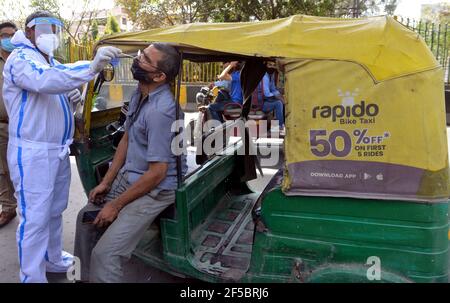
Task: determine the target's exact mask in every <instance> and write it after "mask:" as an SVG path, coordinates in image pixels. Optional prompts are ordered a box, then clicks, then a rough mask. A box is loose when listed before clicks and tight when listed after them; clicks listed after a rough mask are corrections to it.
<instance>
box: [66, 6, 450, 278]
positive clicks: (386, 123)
mask: <svg viewBox="0 0 450 303" xmlns="http://www.w3.org/2000/svg"><path fill="white" fill-rule="evenodd" d="M155 41H158V42H168V43H171V44H173V45H174V46H176V48H177V49H178V51H179V52H180V56H181V58H182V60H192V61H195V62H213V61H231V60H242V61H245V66H244V68H243V70H242V75H241V82H242V89H243V94H244V99H245V100H244V106H243V111H242V117H241V120H242V121H245V119H246V117H247V115H248V112H249V108H250V102H251V100H250V99H251V92H252V91H253V90H254V88H255V87H256V85H257V84H258V83H259V81H260V79H261V78H262V77H263V75H264V73H265V64H264V62H265V61H267V60H271V61H275V62H276V63H277V65H278V67H279V69H280V71H282V72H284V74H285V79H286V83H285V85H286V86H285V93H286V94H285V99H286V137H285V140H284V148H283V151H284V154H285V157H284V160H283V165H282V166H283V167H282V168H281V169H280V170H279V171H278V172H277V173H276V174H275V175H274V176H273V177H272V179H271V180H270V182H269V183H268V184H267V186H266V187H265V189H264V190H262V191H261V192H255V191H253V190H251V189H250V188H249V186H247V184H248V182H247V181H249V180H251V179H254V178H256V177H257V168H258V165H257V161H255V158H256V157H255V155H252V154H251V153H250V152H249V150H251V147H252V146H253V145H252V140H251V138H248V136H245V134H246V133H247V132H246V131H245V129H244V130H243V132H241V134H242V136H241V139H240V140H237V142H236V141H234V142H233V143H229V142H225V143H224V144H223V146H219V147H218V148H217V149H216V150H215V152H214V153H212V154H208V155H206V157H203V158H201V160H200V161H198V163H197V164H199V165H198V166H197V167H196V168H195V170H194V171H192V172H190V173H189V174H188V175H187V176H184V177H183V176H181V175H179V187H178V189H177V191H176V202H175V204H174V206H173V207H171V208H168V209H167V210H166V211H165V212H163V213H162V214H161V216H160V217H159V219H158V220H157V221H155V222H154V224H152V226H150V227H149V229H148V232H147V234H146V236H145V237H144V238H143V239H142V240H141V243H140V244H139V246H138V247H137V249H136V251H135V252H134V255H135V256H136V257H138V258H139V259H141V260H143V261H144V262H145V263H147V264H149V265H151V266H153V267H155V268H159V269H161V270H163V271H166V272H169V273H172V274H174V275H179V276H189V277H193V278H197V279H200V280H203V281H208V282H236V281H237V282H283V283H284V282H379V281H381V282H447V281H448V273H449V263H448V261H449V218H448V196H449V193H448V190H449V188H448V183H449V180H448V156H447V136H446V124H445V107H444V83H443V74H442V70H441V68H440V67H439V64H438V62H437V61H436V60H435V59H434V57H433V55H432V53H431V51H430V50H429V49H428V48H427V46H426V44H425V43H424V41H423V39H422V38H421V37H420V36H419V35H418V34H416V33H414V32H412V31H410V30H409V29H407V28H406V27H404V26H403V25H401V24H400V23H398V22H397V21H396V20H394V19H393V18H391V17H373V18H364V19H333V18H320V17H311V16H303V15H296V16H292V17H289V18H284V19H277V20H270V21H262V22H249V23H198V24H186V25H178V26H173V27H168V28H162V29H153V30H146V31H141V32H135V33H123V34H116V35H113V36H107V37H105V38H103V39H102V40H100V42H99V43H98V44H97V45H96V48H98V47H100V46H104V45H113V46H116V47H119V48H121V49H122V50H123V52H124V53H127V54H130V55H133V54H135V53H136V52H137V51H138V50H139V49H143V48H145V47H146V46H148V45H149V44H150V43H151V42H155ZM127 60H128V61H129V60H131V59H129V58H122V59H121V61H120V63H119V64H118V65H116V66H115V67H114V68H110V69H109V70H108V71H107V72H105V73H103V74H102V76H100V78H99V80H98V81H99V82H97V85H95V83H94V82H93V83H90V84H89V85H88V86H87V88H86V89H85V92H86V96H87V97H86V100H85V103H84V108H83V109H82V110H81V111H79V112H78V113H76V122H77V126H78V127H77V133H76V138H75V139H76V140H75V143H74V150H75V151H76V154H77V166H78V170H79V174H80V177H81V180H82V183H83V186H84V189H85V191H86V193H88V192H89V191H90V190H91V189H92V188H93V187H94V186H95V185H96V184H97V183H98V182H99V181H100V180H101V178H102V174H104V173H105V171H106V170H107V168H108V163H109V162H110V161H111V159H112V156H113V153H114V142H115V141H117V140H115V136H116V134H118V133H120V132H119V130H120V126H118V124H117V122H118V121H119V120H120V119H121V108H122V104H123V102H126V101H128V97H129V95H130V94H131V93H130V90H131V89H133V87H135V85H136V83H135V82H133V80H132V77H131V73H130V72H129V70H128V66H129V62H128V65H127V64H126V61H127ZM111 74H114V79H113V81H111V82H107V81H110V80H111V78H112V77H111ZM179 78H180V77H179ZM99 83H100V84H102V83H103V85H99ZM99 87H101V88H100V89H98V88H99ZM179 88H180V80H178V83H177V84H176V85H175V87H174V91H175V93H176V95H177V96H178V98H179V95H180V89H179ZM95 98H96V100H99V98H100V99H101V98H103V100H106V102H105V101H103V103H102V104H103V105H102V106H98V104H97V105H96V102H95V100H94V99H95ZM97 103H98V102H97ZM230 123H231V122H229V123H226V124H224V125H223V128H222V129H221V128H217V129H215V130H214V132H213V133H211V134H206V135H205V139H207V138H206V137H208V136H214V134H216V133H217V132H222V131H223V130H224V129H227V128H228V127H233V125H230ZM233 123H234V122H233ZM225 151H227V152H225ZM230 151H231V152H230ZM240 151H243V152H240ZM197 160H198V159H197Z"/></svg>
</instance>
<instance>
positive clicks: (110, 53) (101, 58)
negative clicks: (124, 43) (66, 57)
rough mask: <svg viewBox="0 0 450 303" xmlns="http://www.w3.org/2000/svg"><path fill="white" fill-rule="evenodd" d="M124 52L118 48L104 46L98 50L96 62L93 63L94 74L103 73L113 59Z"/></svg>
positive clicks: (91, 67)
mask: <svg viewBox="0 0 450 303" xmlns="http://www.w3.org/2000/svg"><path fill="white" fill-rule="evenodd" d="M121 53H122V51H121V50H120V49H118V48H117V47H113V46H104V47H101V48H99V49H98V50H97V54H96V55H95V57H94V60H92V62H91V66H90V69H91V70H92V71H93V72H94V73H99V72H101V71H102V70H103V69H104V68H105V66H106V65H107V64H108V63H110V62H111V60H112V59H114V58H117V57H118V56H119V55H120V54H121Z"/></svg>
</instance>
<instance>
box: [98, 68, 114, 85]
mask: <svg viewBox="0 0 450 303" xmlns="http://www.w3.org/2000/svg"><path fill="white" fill-rule="evenodd" d="M100 77H101V78H102V81H105V82H111V81H112V80H113V79H114V66H112V64H108V65H106V66H105V68H104V69H103V70H102V72H101V73H100Z"/></svg>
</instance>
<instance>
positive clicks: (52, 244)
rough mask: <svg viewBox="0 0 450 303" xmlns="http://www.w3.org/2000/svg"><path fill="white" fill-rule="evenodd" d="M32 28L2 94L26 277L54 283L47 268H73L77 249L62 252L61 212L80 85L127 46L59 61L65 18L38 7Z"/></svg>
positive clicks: (19, 41) (11, 62) (10, 63)
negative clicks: (86, 58) (91, 57)
mask: <svg viewBox="0 0 450 303" xmlns="http://www.w3.org/2000/svg"><path fill="white" fill-rule="evenodd" d="M25 24H26V28H25V32H23V31H17V32H16V34H15V35H14V36H13V38H12V39H11V43H12V44H14V45H15V47H16V49H15V50H14V51H13V52H12V53H11V55H10V56H9V57H8V60H7V61H6V64H5V68H4V72H3V76H4V85H3V99H4V102H5V106H6V110H7V112H8V116H9V141H8V166H9V169H10V174H11V180H12V182H13V185H14V189H15V195H16V198H17V203H18V207H17V210H18V213H19V216H20V224H19V226H18V229H17V244H18V253H19V264H20V279H21V281H22V282H47V278H46V272H66V271H67V270H68V269H69V268H70V266H71V265H72V262H73V257H72V255H70V254H68V253H66V252H64V251H62V212H63V211H64V210H65V209H66V207H67V203H68V196H69V185H70V161H69V156H68V154H69V146H70V144H71V143H72V137H73V133H74V118H73V103H74V102H78V101H79V100H81V96H80V92H79V90H78V89H76V88H77V87H80V86H81V85H83V84H84V83H86V82H88V81H90V80H92V79H94V77H95V76H96V74H98V73H99V72H100V71H102V69H103V68H104V67H105V65H106V64H108V63H109V62H110V61H111V60H112V59H114V58H116V57H117V56H119V55H120V53H121V51H120V50H119V49H117V48H114V47H103V48H100V49H99V50H98V51H97V54H96V56H95V57H94V60H93V61H92V62H90V61H79V62H75V63H73V64H60V63H59V62H58V61H57V59H58V58H62V57H61V55H62V54H64V49H63V48H62V45H63V42H64V41H63V38H62V23H61V21H60V20H58V19H57V18H55V17H54V16H52V15H51V14H50V13H49V12H46V11H38V12H35V13H33V14H32V15H30V16H29V17H28V18H27V20H26V23H25Z"/></svg>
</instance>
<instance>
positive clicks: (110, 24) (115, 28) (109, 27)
mask: <svg viewBox="0 0 450 303" xmlns="http://www.w3.org/2000/svg"><path fill="white" fill-rule="evenodd" d="M118 32H120V27H119V22H117V19H116V17H114V16H109V17H108V20H107V21H106V29H105V34H106V35H110V34H114V33H118Z"/></svg>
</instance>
